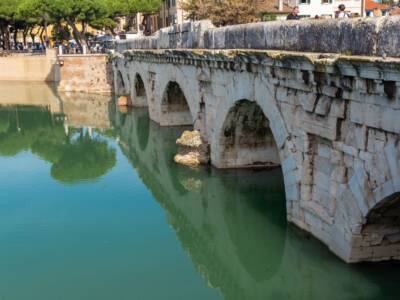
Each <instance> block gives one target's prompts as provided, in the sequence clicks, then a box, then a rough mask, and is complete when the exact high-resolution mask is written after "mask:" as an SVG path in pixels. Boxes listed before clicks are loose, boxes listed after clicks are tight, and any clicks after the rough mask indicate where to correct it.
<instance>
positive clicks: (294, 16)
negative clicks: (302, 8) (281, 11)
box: [286, 6, 300, 20]
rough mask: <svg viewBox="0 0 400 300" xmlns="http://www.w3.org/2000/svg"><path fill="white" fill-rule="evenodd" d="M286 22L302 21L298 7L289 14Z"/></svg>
mask: <svg viewBox="0 0 400 300" xmlns="http://www.w3.org/2000/svg"><path fill="white" fill-rule="evenodd" d="M286 20H300V16H299V7H298V6H295V7H293V10H292V12H291V13H290V14H288V16H287V17H286Z"/></svg>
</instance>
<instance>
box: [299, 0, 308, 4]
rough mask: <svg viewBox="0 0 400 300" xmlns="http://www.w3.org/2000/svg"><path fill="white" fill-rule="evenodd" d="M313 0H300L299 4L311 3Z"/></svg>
mask: <svg viewBox="0 0 400 300" xmlns="http://www.w3.org/2000/svg"><path fill="white" fill-rule="evenodd" d="M310 1H311V0H299V4H310Z"/></svg>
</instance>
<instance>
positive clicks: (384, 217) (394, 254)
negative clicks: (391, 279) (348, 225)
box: [352, 192, 400, 260]
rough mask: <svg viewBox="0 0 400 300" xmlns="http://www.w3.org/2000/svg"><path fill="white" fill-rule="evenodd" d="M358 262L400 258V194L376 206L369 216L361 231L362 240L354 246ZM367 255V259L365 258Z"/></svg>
mask: <svg viewBox="0 0 400 300" xmlns="http://www.w3.org/2000/svg"><path fill="white" fill-rule="evenodd" d="M353 246H355V247H356V248H353V250H357V248H358V249H364V250H365V251H353V252H357V253H358V255H361V256H359V257H356V256H354V255H353V257H352V259H357V260H364V259H368V260H387V259H399V258H400V254H399V253H400V192H395V193H393V194H391V195H390V196H388V197H386V198H385V199H383V200H381V201H380V202H379V203H378V204H376V205H375V206H374V207H373V208H372V209H371V210H370V211H369V212H368V214H367V216H366V218H365V222H364V224H363V226H362V229H361V240H360V242H359V243H358V245H353ZM363 255H365V257H363Z"/></svg>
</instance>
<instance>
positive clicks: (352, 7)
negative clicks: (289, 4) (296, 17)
mask: <svg viewBox="0 0 400 300" xmlns="http://www.w3.org/2000/svg"><path fill="white" fill-rule="evenodd" d="M363 1H365V0H298V6H299V11H300V13H299V14H300V16H301V17H306V18H314V17H315V16H318V17H323V18H324V17H325V18H334V17H335V13H336V11H337V10H338V6H339V5H340V4H344V5H345V6H346V11H347V12H349V13H350V14H351V15H353V16H362V15H364V14H363V6H364V3H363Z"/></svg>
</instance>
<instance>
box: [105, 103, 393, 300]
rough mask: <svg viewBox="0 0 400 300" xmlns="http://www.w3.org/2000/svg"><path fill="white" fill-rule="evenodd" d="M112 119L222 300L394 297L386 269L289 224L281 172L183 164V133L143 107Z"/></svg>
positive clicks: (125, 147)
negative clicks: (345, 259)
mask: <svg viewBox="0 0 400 300" xmlns="http://www.w3.org/2000/svg"><path fill="white" fill-rule="evenodd" d="M111 118H112V123H113V125H114V127H115V132H116V134H117V136H118V139H119V144H120V147H121V149H122V151H123V153H124V154H125V155H126V156H127V157H128V159H129V160H130V162H131V164H132V165H133V167H134V168H135V169H136V171H137V172H138V174H139V176H140V178H141V179H142V181H143V182H144V183H145V185H146V186H147V188H148V189H149V190H150V191H151V192H152V194H153V196H154V198H155V200H156V201H157V202H158V203H159V204H160V205H161V206H162V207H163V208H164V210H165V212H166V216H167V219H168V222H169V224H170V225H171V226H172V227H173V229H174V230H175V232H176V235H177V238H178V240H179V241H180V243H181V245H182V247H183V248H184V250H185V252H186V253H187V255H188V256H189V257H190V258H191V260H192V262H193V264H194V265H195V267H196V269H197V271H198V272H200V273H201V274H202V276H203V277H204V278H205V279H206V280H207V281H208V284H209V285H210V286H211V287H214V288H217V289H218V290H219V291H220V293H221V294H222V295H223V297H224V298H225V299H238V300H239V299H241V300H242V299H356V298H357V299H376V298H377V297H378V298H380V297H382V299H383V298H385V297H386V296H390V295H393V294H391V293H394V290H393V287H392V288H390V282H389V281H386V279H385V278H390V276H391V275H390V272H386V274H385V271H384V266H382V265H380V266H377V265H375V266H373V267H372V266H368V265H367V266H365V265H364V266H361V267H355V266H348V265H345V264H344V263H342V262H341V261H339V259H337V258H336V257H334V255H333V254H331V253H330V252H329V251H328V250H327V249H326V248H325V247H324V246H322V244H320V243H319V242H318V241H316V240H315V239H313V238H311V237H310V236H309V235H308V234H305V233H303V232H300V231H299V230H297V229H296V228H293V227H292V226H288V225H287V222H286V211H285V199H284V197H285V195H284V186H283V182H282V176H281V173H280V172H281V171H280V170H279V169H277V170H273V171H259V170H258V171H251V170H236V171H219V170H216V169H213V168H202V169H188V168H185V167H181V166H179V165H176V164H175V163H174V162H173V160H172V157H173V155H174V153H175V151H176V146H175V140H176V138H177V137H178V136H179V135H180V134H181V132H182V128H165V127H164V128H161V127H159V126H158V125H157V124H155V123H153V122H152V121H150V120H149V118H148V113H147V110H146V109H135V110H133V111H131V112H129V113H121V112H118V111H116V112H113V113H111ZM370 268H372V270H371V269H370ZM365 269H367V270H365ZM389 269H390V268H389ZM364 271H365V272H364ZM378 274H379V275H378ZM371 276H376V277H371ZM384 285H387V286H386V287H387V288H386V287H384Z"/></svg>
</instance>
